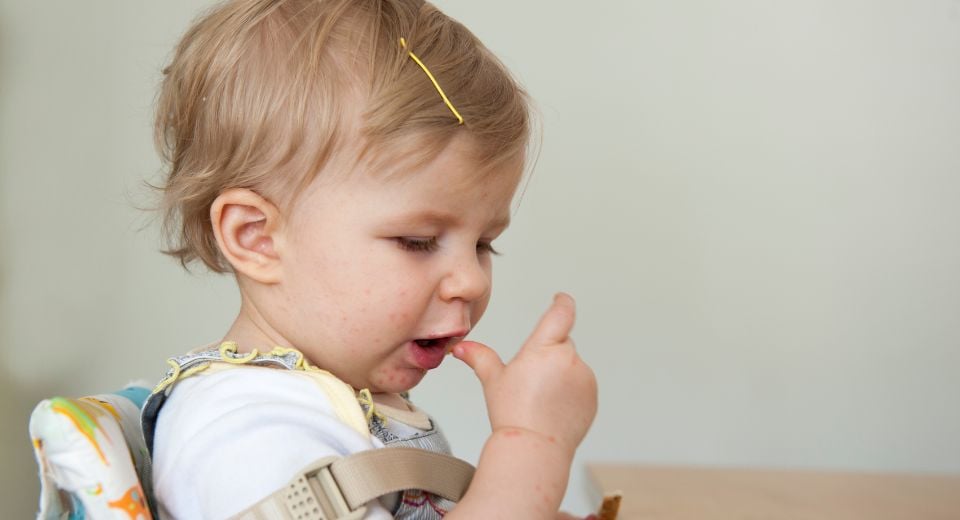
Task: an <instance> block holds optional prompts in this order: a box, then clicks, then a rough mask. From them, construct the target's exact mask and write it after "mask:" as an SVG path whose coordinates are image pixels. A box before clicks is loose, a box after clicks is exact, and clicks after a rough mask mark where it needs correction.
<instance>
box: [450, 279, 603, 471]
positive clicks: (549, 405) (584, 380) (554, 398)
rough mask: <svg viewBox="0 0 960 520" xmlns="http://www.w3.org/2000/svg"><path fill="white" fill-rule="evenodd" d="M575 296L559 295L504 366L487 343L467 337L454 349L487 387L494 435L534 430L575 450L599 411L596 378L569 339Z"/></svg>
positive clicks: (488, 408) (484, 391)
mask: <svg viewBox="0 0 960 520" xmlns="http://www.w3.org/2000/svg"><path fill="white" fill-rule="evenodd" d="M574 316H575V307H574V302H573V298H571V297H570V296H569V295H567V294H563V293H560V294H557V296H556V297H555V298H554V301H553V305H552V306H551V307H550V308H549V309H547V312H546V313H544V315H543V317H542V318H541V319H540V323H539V324H538V325H537V327H536V329H534V331H533V333H532V334H531V335H530V337H529V338H528V339H527V341H526V343H524V345H523V347H522V348H521V349H520V351H519V352H518V353H517V355H516V357H514V358H513V360H511V361H510V363H509V364H507V365H504V364H503V362H502V361H501V360H500V357H499V356H498V355H497V353H496V352H494V351H493V350H492V349H490V348H489V347H487V346H485V345H482V344H480V343H476V342H473V341H464V342H462V343H460V344H458V345H456V346H455V347H454V348H453V354H454V356H456V357H457V359H460V360H462V361H463V362H465V363H466V364H467V365H469V366H470V367H471V368H472V369H473V370H474V372H476V374H477V377H478V378H479V379H480V384H481V385H483V393H484V397H485V399H486V402H487V413H488V415H489V417H490V425H491V427H492V428H493V431H494V433H497V432H498V431H505V432H507V431H509V430H510V429H517V430H527V431H531V432H535V433H537V434H539V435H541V436H543V437H544V438H546V439H547V440H548V441H549V442H553V443H556V444H558V445H559V446H561V447H564V448H567V449H568V450H570V454H571V456H572V453H573V451H574V450H576V448H577V446H578V445H579V444H580V441H582V440H583V437H584V436H585V435H586V433H587V429H589V428H590V424H591V423H592V422H593V418H594V416H595V415H596V412H597V381H596V378H595V377H594V375H593V371H592V370H590V367H588V366H587V365H586V364H585V363H584V362H583V360H582V359H580V356H578V355H577V352H576V350H575V349H574V346H573V341H572V340H571V339H570V336H569V334H570V329H572V328H573V322H574Z"/></svg>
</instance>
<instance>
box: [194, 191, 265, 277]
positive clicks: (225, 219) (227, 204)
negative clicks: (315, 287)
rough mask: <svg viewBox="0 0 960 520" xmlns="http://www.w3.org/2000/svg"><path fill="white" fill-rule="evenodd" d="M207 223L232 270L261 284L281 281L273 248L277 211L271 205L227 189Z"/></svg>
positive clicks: (254, 197)
mask: <svg viewBox="0 0 960 520" xmlns="http://www.w3.org/2000/svg"><path fill="white" fill-rule="evenodd" d="M210 223H211V224H212V226H213V234H214V236H215V237H216V239H217V245H218V246H219V247H220V252H221V253H222V254H223V256H224V258H226V260H227V261H228V262H230V265H231V266H233V269H234V271H236V272H237V273H240V274H243V275H244V276H246V277H248V278H251V279H253V280H256V281H258V282H260V283H266V284H270V283H277V282H279V281H280V255H279V254H277V250H276V248H275V247H274V236H275V235H276V233H277V229H278V227H279V224H280V211H279V210H277V207H276V206H275V205H273V203H271V202H270V201H268V200H267V199H265V198H263V197H261V196H260V195H258V194H257V193H255V192H253V191H251V190H248V189H243V188H233V189H229V190H226V191H224V192H223V193H221V194H220V195H219V196H217V198H216V199H214V201H213V204H211V205H210Z"/></svg>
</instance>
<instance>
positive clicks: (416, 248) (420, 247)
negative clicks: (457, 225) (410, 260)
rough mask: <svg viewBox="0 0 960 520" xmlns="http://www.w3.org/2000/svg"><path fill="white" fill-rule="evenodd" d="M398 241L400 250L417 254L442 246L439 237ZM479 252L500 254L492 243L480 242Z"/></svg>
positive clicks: (407, 238) (398, 238) (398, 239)
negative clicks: (438, 241) (438, 240)
mask: <svg viewBox="0 0 960 520" xmlns="http://www.w3.org/2000/svg"><path fill="white" fill-rule="evenodd" d="M396 240H397V245H398V246H400V249H403V250H404V251H413V252H415V253H431V252H433V251H436V250H437V248H439V247H440V244H439V243H437V237H430V238H427V239H423V238H409V237H397V238H396ZM477 251H479V252H482V253H490V254H493V255H499V254H500V252H499V251H497V250H496V249H494V248H493V244H491V243H490V242H478V243H477Z"/></svg>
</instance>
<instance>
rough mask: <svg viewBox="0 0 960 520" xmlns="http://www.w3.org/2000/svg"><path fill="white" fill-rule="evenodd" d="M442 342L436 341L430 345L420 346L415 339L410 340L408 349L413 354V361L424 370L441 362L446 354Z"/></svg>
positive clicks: (435, 366)
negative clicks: (433, 344)
mask: <svg viewBox="0 0 960 520" xmlns="http://www.w3.org/2000/svg"><path fill="white" fill-rule="evenodd" d="M444 344H445V343H444V342H437V343H436V345H435V346H432V347H421V346H420V345H418V344H417V343H416V342H415V341H411V342H410V350H411V353H412V354H413V363H414V364H415V365H417V366H418V367H420V368H422V369H424V370H430V369H432V368H437V367H438V366H440V363H443V358H444V356H445V355H446V349H445V348H444Z"/></svg>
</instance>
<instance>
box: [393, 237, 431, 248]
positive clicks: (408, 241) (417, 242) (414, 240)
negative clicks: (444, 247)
mask: <svg viewBox="0 0 960 520" xmlns="http://www.w3.org/2000/svg"><path fill="white" fill-rule="evenodd" d="M396 241H397V245H398V246H400V249H403V250H405V251H415V252H430V251H436V250H437V246H438V244H437V237H397V238H396Z"/></svg>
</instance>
